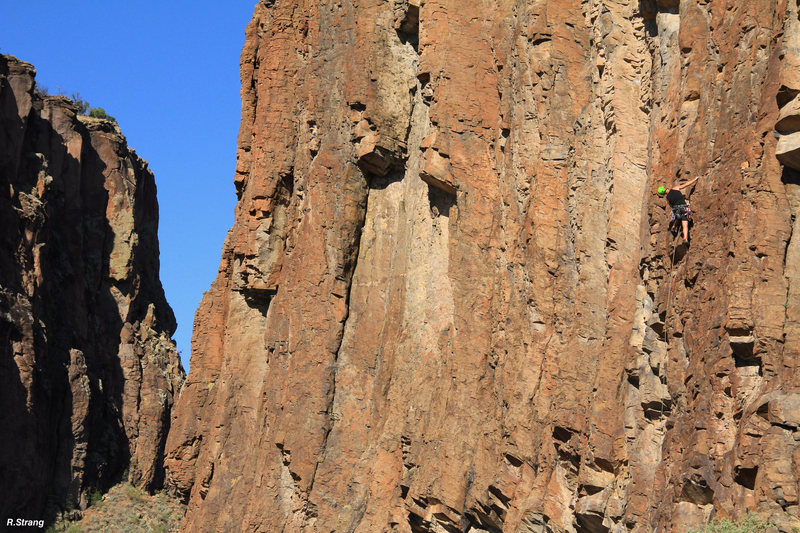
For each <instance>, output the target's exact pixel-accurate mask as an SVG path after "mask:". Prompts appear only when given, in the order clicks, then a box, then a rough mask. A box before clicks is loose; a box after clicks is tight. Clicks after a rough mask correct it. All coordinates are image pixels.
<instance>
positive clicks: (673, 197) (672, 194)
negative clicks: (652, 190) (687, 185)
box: [667, 189, 686, 207]
mask: <svg viewBox="0 0 800 533" xmlns="http://www.w3.org/2000/svg"><path fill="white" fill-rule="evenodd" d="M667 201H668V202H669V205H670V206H671V207H675V206H676V205H684V204H686V198H684V197H683V193H682V192H681V191H678V190H675V189H670V190H669V192H668V193H667Z"/></svg>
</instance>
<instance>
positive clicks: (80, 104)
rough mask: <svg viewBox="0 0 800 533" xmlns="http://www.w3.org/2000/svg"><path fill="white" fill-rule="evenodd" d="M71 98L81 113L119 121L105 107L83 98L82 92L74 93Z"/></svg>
mask: <svg viewBox="0 0 800 533" xmlns="http://www.w3.org/2000/svg"><path fill="white" fill-rule="evenodd" d="M59 94H60V93H59ZM70 99H71V100H72V103H73V104H75V107H76V109H77V111H78V113H79V114H81V115H88V116H90V117H94V118H102V119H103V120H108V121H109V122H113V123H114V124H116V123H117V119H116V118H114V117H113V116H111V115H109V114H108V113H107V112H106V110H105V109H103V108H102V107H92V106H91V104H89V102H87V101H86V100H84V99H83V98H81V93H72V95H70Z"/></svg>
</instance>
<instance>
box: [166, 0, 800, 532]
mask: <svg viewBox="0 0 800 533" xmlns="http://www.w3.org/2000/svg"><path fill="white" fill-rule="evenodd" d="M798 65H800V32H798V9H797V5H796V2H794V1H791V2H787V1H786V0H747V1H744V0H741V1H733V0H720V1H717V0H714V1H713V2H708V1H699V2H698V1H696V0H683V1H680V2H678V1H677V0H673V1H669V0H665V1H662V0H658V2H655V1H651V0H618V1H610V0H606V1H602V0H583V1H580V0H557V1H554V0H533V1H512V0H508V1H505V0H495V1H476V0H462V1H459V2H455V1H452V0H390V1H386V0H357V1H354V2H341V1H338V0H337V1H318V2H314V1H300V0H270V1H262V2H260V3H259V4H258V5H257V6H256V10H255V16H254V18H253V21H252V22H251V24H250V25H249V27H248V30H247V41H246V44H245V48H244V51H243V54H242V84H243V89H242V100H243V101H242V126H241V132H240V136H239V151H238V165H237V170H236V177H235V182H236V187H237V192H238V195H239V203H238V207H237V211H236V223H235V226H234V227H233V229H232V230H231V232H230V234H229V236H228V239H227V241H226V243H225V246H224V249H223V254H222V262H221V265H220V270H219V275H218V277H217V279H216V281H215V282H214V284H213V285H212V287H211V290H210V291H209V292H208V293H207V294H206V296H205V298H204V300H203V303H202V304H201V306H200V309H199V311H198V313H197V316H196V319H195V332H194V340H193V347H192V373H191V375H190V376H189V378H188V381H187V386H186V387H185V388H184V390H183V392H182V394H181V397H180V399H179V401H178V402H177V405H176V418H175V419H174V421H173V426H172V429H171V431H170V434H169V439H168V443H167V453H168V456H167V464H166V468H167V476H168V483H169V484H170V485H171V487H172V488H173V489H174V490H176V491H177V492H179V493H181V494H182V495H184V496H185V497H186V498H187V499H188V501H189V512H188V515H187V521H186V530H187V531H201V530H202V531H206V530H211V529H214V530H216V531H238V530H241V531H264V532H274V531H320V532H321V531H336V532H346V531H358V532H365V533H366V532H375V531H403V532H409V531H417V532H418V531H436V532H445V531H450V532H454V531H525V532H539V531H559V532H561V531H584V532H604V531H630V530H634V531H651V530H657V531H682V530H684V529H686V528H688V527H689V526H691V525H695V524H700V523H702V522H703V521H705V520H707V519H708V518H709V517H710V516H712V515H713V516H738V515H741V514H742V513H744V512H745V511H746V510H753V511H757V512H758V513H760V514H761V515H762V516H764V517H766V518H769V519H770V520H772V521H774V522H775V523H777V524H780V525H781V527H782V528H784V529H787V528H789V527H790V526H791V525H800V524H798V522H797V518H796V516H797V514H798V480H800V369H799V368H798V365H800V353H798V352H800V297H798V296H800V243H798V235H800V228H798V224H800V217H798V216H797V215H798V210H799V209H800V179H798V176H800V174H799V173H798V172H797V171H795V170H793V169H792V168H790V167H791V166H792V165H795V162H796V161H800V156H796V155H793V154H794V152H792V148H791V146H800V142H797V143H795V144H791V146H789V147H788V148H787V149H785V150H783V151H782V152H780V153H782V154H788V155H786V156H785V159H784V161H785V162H786V165H787V166H786V167H782V165H781V163H780V162H779V160H778V159H777V158H776V148H777V146H778V145H779V140H778V138H777V137H780V142H784V139H786V143H791V142H792V141H791V139H790V138H789V137H787V136H789V135H795V136H796V135H800V133H792V132H794V131H795V130H800V118H798V117H800V111H798V110H799V109H800V104H797V102H798V101H800V100H794V99H795V98H796V97H797V95H798V94H799V93H800V75H798V72H800V70H798V69H797V67H798ZM790 106H791V107H790ZM781 107H783V108H784V109H785V111H782V110H781ZM787 117H789V118H787ZM779 119H781V120H784V121H785V124H783V125H782V126H781V128H779V129H778V134H777V136H776V135H774V134H773V131H774V129H775V126H776V123H777V122H778V121H779ZM782 157H784V156H782ZM796 167H797V168H798V169H800V164H797V165H796ZM696 175H701V176H703V178H702V179H701V180H700V182H699V183H698V184H697V185H696V187H695V190H694V192H693V194H692V196H691V201H692V207H693V209H694V211H695V212H696V214H697V218H696V226H695V228H694V230H693V231H694V237H693V243H692V247H691V249H690V250H689V251H687V250H686V249H685V248H684V247H682V246H681V247H678V249H677V250H676V251H675V252H674V253H673V245H672V241H671V236H670V234H669V233H668V232H667V229H666V225H667V213H666V209H665V202H664V200H662V199H659V198H658V197H657V196H656V194H655V189H656V187H657V186H658V185H661V184H664V183H672V182H677V181H680V180H682V179H687V178H691V177H693V176H696ZM793 235H794V236H793ZM673 257H674V264H673Z"/></svg>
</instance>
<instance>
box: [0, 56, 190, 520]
mask: <svg viewBox="0 0 800 533" xmlns="http://www.w3.org/2000/svg"><path fill="white" fill-rule="evenodd" d="M34 74H35V71H34V69H33V67H32V66H31V65H29V64H28V63H24V62H21V61H18V60H16V59H14V58H12V57H10V56H0V349H2V350H3V351H2V354H1V357H0V365H1V366H0V428H2V429H0V450H2V453H0V456H1V457H0V479H2V482H1V483H0V516H1V517H2V520H3V521H5V519H6V518H8V517H23V518H31V519H32V518H34V517H35V518H37V519H39V518H45V517H46V518H48V519H50V518H52V517H53V516H54V514H55V513H56V512H57V511H58V510H59V509H63V508H75V507H81V508H82V507H85V506H86V504H87V503H88V500H89V495H90V493H91V492H92V491H94V490H98V489H99V490H105V489H107V488H108V487H109V486H110V485H111V484H113V483H115V482H117V481H119V479H120V478H121V477H122V475H123V472H124V471H125V470H129V472H130V476H131V480H132V481H133V482H135V483H137V484H139V485H141V486H143V487H145V488H154V487H158V486H160V485H161V484H162V483H163V477H164V471H163V450H164V443H165V440H166V433H167V430H168V429H169V413H170V409H171V406H172V403H173V397H174V395H175V394H177V391H178V389H179V388H180V386H181V383H182V382H183V379H184V374H183V369H182V368H181V366H180V360H179V358H178V355H177V351H176V349H175V345H174V343H173V342H172V341H171V340H170V337H171V335H172V332H173V331H174V329H175V319H174V317H173V314H172V310H171V309H170V307H169V305H167V302H166V300H165V298H164V292H163V290H162V288H161V282H160V281H159V279H158V237H157V228H158V206H157V203H156V190H155V181H154V179H153V174H152V173H151V172H150V170H149V169H148V168H147V163H146V162H145V161H144V160H142V159H141V158H139V156H137V155H136V153H135V152H134V151H133V150H131V149H129V148H128V146H127V145H126V142H125V138H124V137H123V136H122V135H121V134H120V132H119V129H118V128H117V126H116V125H115V124H112V123H110V122H107V121H104V120H99V119H92V118H89V117H83V116H77V115H76V110H75V107H74V106H73V104H71V103H70V101H69V100H67V99H66V98H64V97H60V96H44V95H41V94H39V93H38V92H36V90H35V83H34Z"/></svg>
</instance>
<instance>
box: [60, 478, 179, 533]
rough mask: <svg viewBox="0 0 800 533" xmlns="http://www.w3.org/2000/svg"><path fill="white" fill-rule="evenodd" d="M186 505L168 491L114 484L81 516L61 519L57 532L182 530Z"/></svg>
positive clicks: (103, 532)
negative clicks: (149, 490)
mask: <svg viewBox="0 0 800 533" xmlns="http://www.w3.org/2000/svg"><path fill="white" fill-rule="evenodd" d="M185 510H186V508H185V506H183V505H181V504H180V503H179V502H177V501H175V500H173V499H172V498H170V497H169V496H167V495H166V493H163V492H159V493H157V494H155V495H152V496H151V495H150V494H148V493H146V492H144V491H143V490H141V489H139V488H137V487H134V486H133V485H131V484H130V483H120V484H119V485H116V486H114V487H112V488H111V490H109V491H108V492H107V493H106V494H104V495H103V497H102V499H100V500H99V501H97V503H95V504H94V505H92V506H91V507H89V508H88V509H86V511H84V513H83V518H82V519H81V520H76V521H69V520H63V521H59V522H57V523H56V524H55V525H54V526H52V527H51V528H50V529H49V530H48V531H51V532H53V533H62V532H63V533H101V532H102V533H105V532H107V531H120V532H131V533H137V532H147V533H150V532H155V533H168V532H172V531H178V529H179V528H180V525H181V520H182V519H183V514H184V512H185Z"/></svg>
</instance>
